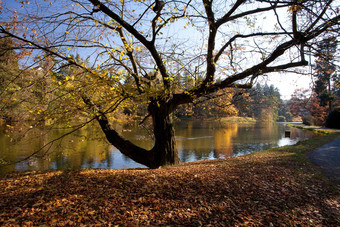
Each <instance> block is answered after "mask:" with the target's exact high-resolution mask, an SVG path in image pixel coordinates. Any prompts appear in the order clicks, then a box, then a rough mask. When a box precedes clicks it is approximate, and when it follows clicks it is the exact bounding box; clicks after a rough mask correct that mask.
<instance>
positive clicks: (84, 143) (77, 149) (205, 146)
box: [0, 120, 313, 172]
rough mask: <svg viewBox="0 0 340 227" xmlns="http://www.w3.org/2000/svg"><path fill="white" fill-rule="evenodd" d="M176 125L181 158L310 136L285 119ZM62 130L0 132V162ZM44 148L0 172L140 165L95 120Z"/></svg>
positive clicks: (137, 135)
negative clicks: (15, 137) (110, 140)
mask: <svg viewBox="0 0 340 227" xmlns="http://www.w3.org/2000/svg"><path fill="white" fill-rule="evenodd" d="M285 130H290V131H291V137H290V138H285V136H284V131H285ZM118 131H120V133H121V134H122V135H123V136H124V137H125V138H127V139H130V140H131V141H132V142H134V143H135V144H137V145H139V146H142V147H144V148H147V149H149V148H151V147H152V139H151V138H150V136H149V135H150V133H149V132H150V129H149V130H148V129H146V128H139V127H138V126H137V124H136V125H130V126H129V127H123V126H120V128H118ZM175 131H176V141H177V147H178V150H179V155H180V158H181V161H183V162H190V161H196V160H207V159H218V158H228V157H234V156H240V155H245V154H249V153H253V152H256V151H260V150H264V149H268V148H272V147H278V146H284V145H291V144H294V143H296V142H298V141H300V140H305V139H308V138H310V137H312V136H313V133H311V132H308V131H302V130H300V129H297V128H289V127H288V126H287V125H286V124H284V123H256V124H255V123H251V124H250V123H247V124H244V123H231V124H227V125H221V124H220V123H218V122H214V121H204V120H202V121H181V122H178V123H176V124H175ZM64 133H65V130H64V129H58V130H56V129H54V130H50V131H46V130H40V131H39V132H38V133H35V134H32V135H26V136H25V138H23V139H21V140H20V142H18V141H13V139H11V138H8V137H7V136H5V135H4V134H1V133H0V162H1V160H10V161H16V160H21V159H23V158H24V157H27V155H29V154H31V153H32V152H34V151H37V150H38V149H39V148H41V147H42V145H44V144H46V143H48V142H49V141H51V140H53V139H54V138H57V137H58V136H60V135H63V134H64ZM48 148H49V149H45V150H44V152H40V155H38V156H34V157H33V158H31V159H29V160H28V161H24V162H20V163H17V164H15V165H11V166H6V167H2V168H1V169H0V172H8V171H15V170H17V171H18V170H46V169H68V168H110V169H122V168H133V167H143V166H142V165H140V164H138V163H136V162H134V161H132V160H131V159H129V158H128V157H126V156H124V155H123V154H121V153H120V152H119V151H118V150H117V149H116V148H115V147H113V146H111V145H110V144H108V143H107V141H106V140H105V138H104V136H103V133H102V132H101V131H100V129H98V127H97V126H96V125H92V126H91V127H87V128H83V129H81V130H79V131H77V132H76V133H74V134H72V135H70V136H67V137H65V138H63V139H62V140H58V141H56V142H54V143H53V144H52V145H51V147H48ZM42 153H47V155H42Z"/></svg>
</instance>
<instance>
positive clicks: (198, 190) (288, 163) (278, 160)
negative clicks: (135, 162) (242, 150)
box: [0, 131, 340, 226]
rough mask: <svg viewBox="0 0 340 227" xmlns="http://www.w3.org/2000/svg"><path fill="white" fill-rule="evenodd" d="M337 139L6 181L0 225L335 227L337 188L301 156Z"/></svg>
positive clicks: (0, 179)
mask: <svg viewBox="0 0 340 227" xmlns="http://www.w3.org/2000/svg"><path fill="white" fill-rule="evenodd" d="M317 132H319V131H317ZM338 136H339V132H334V131H332V133H331V132H328V134H327V135H323V136H319V137H315V138H313V139H310V140H306V141H302V142H298V143H297V144H296V145H292V146H285V147H279V148H274V149H269V150H265V151H260V152H256V153H253V154H250V155H246V156H242V157H235V158H228V159H218V160H209V161H196V162H190V163H182V164H180V165H178V166H168V167H163V168H159V169H154V170H152V169H143V168H141V169H122V170H108V169H81V170H50V171H33V172H14V173H8V174H5V175H3V176H0V188H2V190H1V192H0V225H1V226H12V225H26V226H35V225H42V224H45V225H51V226H65V225H81V224H90V225H92V224H98V225H108V224H109V223H111V224H114V225H122V226H130V225H144V226H145V225H170V226H178V225H192V226H202V225H208V224H210V225H213V226H225V225H234V226H242V225H264V226H277V225H289V226H295V225H302V226H320V225H323V226H338V225H340V217H339V214H340V193H339V187H338V186H337V185H335V184H333V183H332V181H331V180H330V179H329V178H327V177H326V176H324V175H323V174H322V172H321V170H320V168H318V167H316V166H314V165H312V164H311V163H310V162H309V160H308V158H307V156H306V153H307V152H308V151H311V150H314V149H316V148H317V147H320V146H322V145H323V144H325V143H328V142H330V141H332V140H333V139H334V138H336V137H338Z"/></svg>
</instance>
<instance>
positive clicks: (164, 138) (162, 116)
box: [149, 104, 180, 167]
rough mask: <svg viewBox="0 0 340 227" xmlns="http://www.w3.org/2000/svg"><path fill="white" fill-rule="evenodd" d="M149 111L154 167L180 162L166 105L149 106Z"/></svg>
mask: <svg viewBox="0 0 340 227" xmlns="http://www.w3.org/2000/svg"><path fill="white" fill-rule="evenodd" d="M149 111H150V113H151V116H152V122H153V128H154V137H155V145H154V147H153V148H152V150H151V151H152V153H153V155H154V158H155V163H154V165H155V166H156V167H158V166H164V165H174V164H178V163H179V162H180V159H179V155H178V150H177V146H176V140H175V131H174V127H173V124H172V119H171V116H170V111H169V109H168V107H167V105H166V104H160V105H159V106H158V105H150V106H149Z"/></svg>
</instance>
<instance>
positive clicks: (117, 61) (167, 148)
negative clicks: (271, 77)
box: [0, 0, 340, 168]
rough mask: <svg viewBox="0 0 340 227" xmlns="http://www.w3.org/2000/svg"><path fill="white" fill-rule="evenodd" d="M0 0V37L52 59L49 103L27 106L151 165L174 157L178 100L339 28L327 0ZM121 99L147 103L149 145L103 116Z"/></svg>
mask: <svg viewBox="0 0 340 227" xmlns="http://www.w3.org/2000/svg"><path fill="white" fill-rule="evenodd" d="M1 4H2V5H1V26H0V33H1V35H2V36H1V38H2V39H4V38H8V37H10V38H11V39H12V40H13V41H14V45H13V48H14V49H25V50H31V51H32V53H31V55H30V56H28V58H27V61H26V62H23V63H22V64H25V65H32V66H34V65H35V64H42V63H43V62H46V61H47V62H48V61H50V62H51V61H53V63H54V66H53V68H48V67H47V68H45V70H46V71H47V72H48V73H45V74H44V76H43V77H44V78H46V83H45V84H43V85H42V86H43V87H46V89H47V90H48V91H45V94H49V95H45V101H46V99H47V102H46V103H45V105H44V106H43V107H39V109H36V110H34V111H35V113H36V114H37V115H39V116H43V117H41V118H40V119H44V120H47V119H51V118H59V119H62V120H65V119H66V118H71V119H72V116H73V117H74V113H75V112H79V111H82V112H83V114H84V115H86V116H87V120H86V122H89V121H92V120H97V121H98V122H99V124H100V126H101V128H102V130H103V132H104V133H105V135H106V137H107V139H108V141H109V142H110V143H112V144H113V145H114V146H116V147H117V148H118V149H119V150H120V151H121V152H122V153H124V154H125V155H127V156H128V157H130V158H132V159H133V160H135V161H137V162H139V163H142V164H144V165H146V166H149V167H152V168H156V167H159V166H161V165H166V164H176V163H178V162H179V157H178V153H177V149H176V142H175V139H174V130H173V127H172V122H171V114H172V113H173V112H174V111H175V110H176V108H177V107H178V106H180V105H183V104H187V103H194V102H199V101H201V100H204V99H210V98H212V97H213V96H214V94H217V95H218V94H219V92H220V91H221V90H224V89H228V88H234V89H238V90H239V89H244V88H250V87H252V85H253V83H254V82H255V81H256V79H257V78H258V77H259V76H261V75H263V74H269V73H271V72H279V71H284V70H287V69H290V68H296V67H300V66H305V65H307V64H308V62H307V61H306V58H305V54H306V47H307V46H312V45H313V44H314V43H315V42H316V41H317V40H318V39H320V37H322V36H323V35H324V34H326V33H328V34H329V33H337V32H339V18H340V14H339V9H338V7H339V5H338V4H339V3H338V2H337V1H332V0H322V1H311V0H289V1H276V0H254V1H253V0H252V1H249V0H234V1H220V0H215V1H212V0H202V1H159V0H156V1H151V0H143V1H142V0H133V1H132V0H120V1H117V0H102V1H99V0H69V1H19V2H14V3H5V2H1ZM41 69H44V68H43V67H41ZM66 71H67V72H68V73H67V74H66V73H65V72H66ZM183 78H187V79H186V80H185V83H186V84H185V86H184V83H183ZM52 85H53V86H52ZM52 87H53V89H52ZM49 102H54V103H58V105H56V104H55V105H53V108H52V107H51V105H49ZM127 102H137V103H140V104H143V105H145V109H146V110H147V114H146V116H145V118H148V117H150V118H151V119H152V124H153V128H154V131H153V134H154V135H153V137H154V147H153V148H152V149H151V150H146V149H144V148H141V147H138V146H136V145H134V144H132V143H131V142H129V141H127V140H125V139H124V138H122V137H121V136H120V135H119V133H118V132H117V131H116V130H115V129H114V127H113V125H112V123H110V118H109V116H110V114H112V113H114V112H115V111H116V110H117V109H118V108H121V107H123V106H124V105H126V103H127ZM56 106H58V108H56ZM31 111H32V110H31Z"/></svg>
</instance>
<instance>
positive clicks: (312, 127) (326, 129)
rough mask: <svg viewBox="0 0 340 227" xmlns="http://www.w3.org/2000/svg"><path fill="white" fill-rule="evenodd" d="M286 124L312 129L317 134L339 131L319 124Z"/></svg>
mask: <svg viewBox="0 0 340 227" xmlns="http://www.w3.org/2000/svg"><path fill="white" fill-rule="evenodd" d="M288 126H289V127H294V128H299V129H303V130H308V131H312V132H314V133H317V134H324V135H328V134H334V133H335V134H336V133H340V132H339V130H335V129H328V128H321V127H319V126H307V125H295V124H288Z"/></svg>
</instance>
